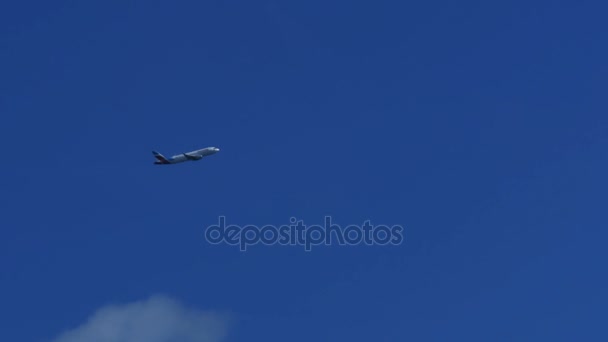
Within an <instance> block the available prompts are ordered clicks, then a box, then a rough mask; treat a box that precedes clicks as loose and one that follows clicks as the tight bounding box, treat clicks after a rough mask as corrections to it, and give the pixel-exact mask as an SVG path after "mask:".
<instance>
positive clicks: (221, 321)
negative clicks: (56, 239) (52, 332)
mask: <svg viewBox="0 0 608 342" xmlns="http://www.w3.org/2000/svg"><path fill="white" fill-rule="evenodd" d="M228 321H229V318H228V316H227V315H225V314H222V313H216V312H205V311H200V310H196V309H193V308H188V307H186V306H184V305H183V304H181V303H180V302H178V301H176V300H175V299H172V298H169V297H166V296H162V295H157V296H153V297H150V298H149V299H146V300H143V301H137V302H133V303H128V304H122V305H116V304H113V305H108V306H105V307H102V308H101V309H99V310H97V312H95V313H94V314H93V315H92V316H91V317H90V318H89V319H88V320H87V321H86V322H85V323H83V324H82V325H80V326H79V327H76V328H74V329H72V330H69V331H67V332H65V333H63V334H61V335H60V336H58V337H57V338H55V339H53V340H52V342H174V341H180V342H221V341H223V340H224V337H225V336H226V332H227V327H228Z"/></svg>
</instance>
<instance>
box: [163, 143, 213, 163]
mask: <svg viewBox="0 0 608 342" xmlns="http://www.w3.org/2000/svg"><path fill="white" fill-rule="evenodd" d="M219 151H220V149H219V148H217V147H206V148H202V149H200V150H195V151H191V152H186V153H180V154H176V155H174V156H172V157H171V158H165V157H164V156H163V155H161V154H160V153H158V152H153V153H154V156H155V157H156V159H157V161H156V162H154V164H161V165H166V164H176V163H183V162H185V161H195V160H201V159H203V158H204V157H207V156H210V155H212V154H216V153H217V152H219Z"/></svg>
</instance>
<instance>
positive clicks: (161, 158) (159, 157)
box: [152, 151, 171, 164]
mask: <svg viewBox="0 0 608 342" xmlns="http://www.w3.org/2000/svg"><path fill="white" fill-rule="evenodd" d="M152 154H153V155H154V157H155V158H156V161H155V162H154V164H171V163H170V162H169V160H168V159H167V158H165V156H163V155H162V154H160V153H158V152H156V151H152Z"/></svg>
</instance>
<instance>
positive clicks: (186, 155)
mask: <svg viewBox="0 0 608 342" xmlns="http://www.w3.org/2000/svg"><path fill="white" fill-rule="evenodd" d="M183 156H184V157H186V158H187V159H189V160H199V159H202V158H203V157H202V156H199V155H190V154H188V153H183Z"/></svg>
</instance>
